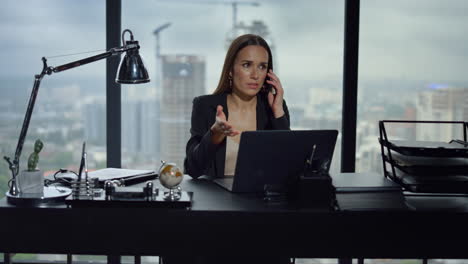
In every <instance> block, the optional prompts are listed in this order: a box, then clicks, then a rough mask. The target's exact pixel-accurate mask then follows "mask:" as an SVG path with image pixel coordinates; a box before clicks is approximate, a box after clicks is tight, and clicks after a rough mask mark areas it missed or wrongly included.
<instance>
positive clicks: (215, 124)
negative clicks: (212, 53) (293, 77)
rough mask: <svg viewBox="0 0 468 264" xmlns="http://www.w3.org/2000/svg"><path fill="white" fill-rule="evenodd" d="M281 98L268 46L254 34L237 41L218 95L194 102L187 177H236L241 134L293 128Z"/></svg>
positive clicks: (222, 76)
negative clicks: (235, 170)
mask: <svg viewBox="0 0 468 264" xmlns="http://www.w3.org/2000/svg"><path fill="white" fill-rule="evenodd" d="M283 95H284V89H283V86H282V85H281V82H280V80H279V78H278V76H276V74H275V73H274V72H273V58H272V55H271V50H270V47H269V46H268V44H267V42H266V41H265V40H264V39H263V38H261V37H260V36H257V35H252V34H247V35H242V36H240V37H238V38H236V39H235V40H234V41H233V42H232V44H231V46H230V47H229V49H228V52H227V54H226V58H225V61H224V66H223V70H222V72H221V78H220V80H219V84H218V87H217V88H216V90H215V91H214V93H213V94H212V95H203V96H199V97H196V98H195V99H194V100H193V109H192V127H191V129H190V133H191V137H190V139H189V141H188V143H187V148H186V158H185V161H184V169H185V173H186V174H188V175H190V176H191V177H193V178H197V177H199V176H201V175H207V176H208V177H210V178H219V177H225V176H233V175H234V168H235V164H236V160H237V151H238V148H239V141H240V135H241V133H242V132H243V131H251V130H272V129H281V130H286V129H288V130H289V112H288V108H287V106H286V103H285V101H284V99H283Z"/></svg>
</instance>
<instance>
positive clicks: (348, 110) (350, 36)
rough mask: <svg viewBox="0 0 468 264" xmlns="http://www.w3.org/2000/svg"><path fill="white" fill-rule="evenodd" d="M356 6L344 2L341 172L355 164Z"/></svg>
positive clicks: (351, 169)
mask: <svg viewBox="0 0 468 264" xmlns="http://www.w3.org/2000/svg"><path fill="white" fill-rule="evenodd" d="M359 6H360V1H359V0H346V2H345V22H344V58H343V59H344V62H343V107H342V125H341V134H342V137H341V172H354V171H355V166H356V164H355V163H356V120H357V118H356V115H357V90H358V88H357V83H358V56H359Z"/></svg>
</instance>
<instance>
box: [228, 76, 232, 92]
mask: <svg viewBox="0 0 468 264" xmlns="http://www.w3.org/2000/svg"><path fill="white" fill-rule="evenodd" d="M228 79H229V90H232V77H231V76H229V78H228Z"/></svg>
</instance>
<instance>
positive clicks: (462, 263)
mask: <svg viewBox="0 0 468 264" xmlns="http://www.w3.org/2000/svg"><path fill="white" fill-rule="evenodd" d="M0 258H1V260H3V254H1V253H0ZM73 260H74V262H75V263H77V264H78V263H87V264H93V263H96V264H101V263H106V260H107V257H106V256H88V255H80V256H78V255H74V256H73ZM121 260H122V264H132V263H134V257H133V256H122V259H121ZM65 261H66V255H53V254H16V255H15V256H14V262H16V263H64V262H65ZM0 262H1V261H0ZM141 263H142V264H158V263H159V258H158V257H155V256H143V257H142V258H141ZM336 263H337V259H296V264H336ZM357 263H358V261H357V259H354V260H353V264H357ZM364 263H365V264H420V263H422V260H420V259H365V260H364ZM428 263H429V264H468V260H467V259H430V260H429V261H428Z"/></svg>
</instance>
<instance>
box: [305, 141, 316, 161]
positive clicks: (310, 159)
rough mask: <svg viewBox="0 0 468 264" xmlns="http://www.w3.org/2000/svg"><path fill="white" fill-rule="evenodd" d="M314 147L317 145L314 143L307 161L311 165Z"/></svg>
mask: <svg viewBox="0 0 468 264" xmlns="http://www.w3.org/2000/svg"><path fill="white" fill-rule="evenodd" d="M316 148H317V145H316V144H314V146H313V147H312V153H311V154H310V158H309V160H308V161H307V162H308V163H309V165H312V159H313V158H314V155H315V149H316Z"/></svg>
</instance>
